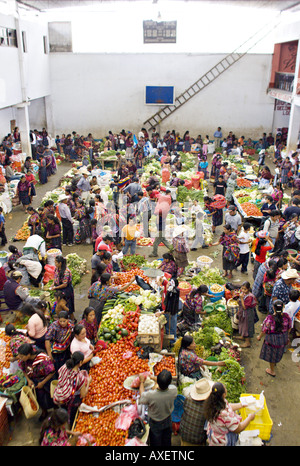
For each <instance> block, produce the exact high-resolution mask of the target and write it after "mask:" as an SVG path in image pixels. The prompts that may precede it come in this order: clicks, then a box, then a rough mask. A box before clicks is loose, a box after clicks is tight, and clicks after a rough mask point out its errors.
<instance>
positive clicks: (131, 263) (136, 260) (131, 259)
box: [120, 254, 147, 271]
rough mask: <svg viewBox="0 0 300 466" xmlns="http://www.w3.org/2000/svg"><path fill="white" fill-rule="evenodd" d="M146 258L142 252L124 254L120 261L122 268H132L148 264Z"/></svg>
mask: <svg viewBox="0 0 300 466" xmlns="http://www.w3.org/2000/svg"><path fill="white" fill-rule="evenodd" d="M146 262H147V261H146V259H145V257H144V256H141V255H140V254H132V255H126V256H123V258H122V260H121V261H120V265H121V267H122V270H125V271H126V270H130V269H132V268H136V267H142V266H144V265H145V264H146Z"/></svg>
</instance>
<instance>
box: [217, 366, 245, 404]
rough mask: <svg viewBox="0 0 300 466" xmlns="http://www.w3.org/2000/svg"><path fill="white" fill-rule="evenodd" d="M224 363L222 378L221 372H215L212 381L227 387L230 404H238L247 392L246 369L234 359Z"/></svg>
mask: <svg viewBox="0 0 300 466" xmlns="http://www.w3.org/2000/svg"><path fill="white" fill-rule="evenodd" d="M224 362H225V366H224V367H222V369H223V370H222V374H221V376H220V372H219V371H215V372H212V379H213V380H214V381H215V382H217V381H218V382H221V383H223V384H224V385H225V387H226V390H227V395H226V399H227V400H228V402H229V403H238V402H239V401H240V396H241V394H242V393H245V392H246V386H245V369H244V367H243V366H242V365H241V364H239V363H238V362H237V361H236V360H235V359H233V358H229V359H225V360H224Z"/></svg>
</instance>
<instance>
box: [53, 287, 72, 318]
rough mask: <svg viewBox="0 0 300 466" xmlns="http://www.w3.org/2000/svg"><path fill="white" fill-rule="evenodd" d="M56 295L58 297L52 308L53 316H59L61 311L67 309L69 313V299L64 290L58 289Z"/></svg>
mask: <svg viewBox="0 0 300 466" xmlns="http://www.w3.org/2000/svg"><path fill="white" fill-rule="evenodd" d="M54 297H55V298H56V301H55V303H54V304H53V307H52V309H51V313H52V316H53V317H56V318H58V315H59V313H60V312H61V311H66V312H67V313H68V314H69V308H68V307H67V306H66V304H67V299H66V296H65V294H64V292H63V291H56V293H55V294H54Z"/></svg>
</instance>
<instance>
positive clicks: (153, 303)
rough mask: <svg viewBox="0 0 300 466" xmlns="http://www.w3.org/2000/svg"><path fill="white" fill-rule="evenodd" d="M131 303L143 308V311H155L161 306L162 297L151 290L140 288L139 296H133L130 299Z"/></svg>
mask: <svg viewBox="0 0 300 466" xmlns="http://www.w3.org/2000/svg"><path fill="white" fill-rule="evenodd" d="M128 302H129V303H134V304H135V305H137V306H142V308H143V309H145V310H149V309H154V308H156V307H157V306H159V305H160V304H161V296H160V294H159V293H155V292H153V291H151V290H143V289H142V288H140V290H139V294H137V295H131V296H130V297H129V298H128Z"/></svg>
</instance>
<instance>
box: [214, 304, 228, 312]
mask: <svg viewBox="0 0 300 466" xmlns="http://www.w3.org/2000/svg"><path fill="white" fill-rule="evenodd" d="M215 310H216V311H219V312H224V311H226V306H224V304H215Z"/></svg>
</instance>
